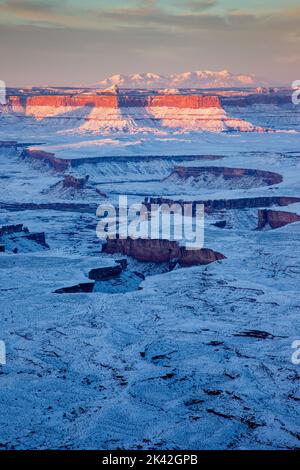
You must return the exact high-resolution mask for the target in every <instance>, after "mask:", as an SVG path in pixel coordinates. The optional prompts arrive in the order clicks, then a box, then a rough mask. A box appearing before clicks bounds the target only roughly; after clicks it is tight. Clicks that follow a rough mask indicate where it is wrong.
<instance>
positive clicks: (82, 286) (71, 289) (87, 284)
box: [54, 282, 95, 294]
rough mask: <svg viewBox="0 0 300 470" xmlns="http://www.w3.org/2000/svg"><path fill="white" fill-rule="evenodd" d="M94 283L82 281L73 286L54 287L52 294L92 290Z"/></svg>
mask: <svg viewBox="0 0 300 470" xmlns="http://www.w3.org/2000/svg"><path fill="white" fill-rule="evenodd" d="M94 285H95V283H94V282H82V283H80V284H76V285H75V286H70V287H61V288H60V289H56V290H55V291H54V294H78V293H84V292H87V293H88V292H93V289H94Z"/></svg>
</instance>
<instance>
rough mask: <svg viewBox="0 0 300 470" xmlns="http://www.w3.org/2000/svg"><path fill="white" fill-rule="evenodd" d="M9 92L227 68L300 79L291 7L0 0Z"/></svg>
mask: <svg viewBox="0 0 300 470" xmlns="http://www.w3.org/2000/svg"><path fill="white" fill-rule="evenodd" d="M0 59H1V76H0V79H1V80H4V81H6V83H7V86H26V85H73V84H80V83H81V84H90V83H94V82H96V81H98V80H101V79H103V78H106V77H107V76H108V75H112V74H116V73H126V74H130V73H136V72H146V71H150V72H157V73H162V74H169V73H177V72H183V71H187V70H201V69H206V70H207V69H211V70H221V69H224V68H226V69H229V70H230V71H231V72H234V73H241V72H242V73H255V74H257V75H258V76H260V77H263V78H266V79H269V80H270V81H272V82H275V83H281V82H283V83H291V82H292V81H293V80H296V79H300V2H299V0H263V1H262V0H123V1H119V0H109V1H108V0H6V1H3V0H0Z"/></svg>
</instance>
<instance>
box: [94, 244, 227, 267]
mask: <svg viewBox="0 0 300 470" xmlns="http://www.w3.org/2000/svg"><path fill="white" fill-rule="evenodd" d="M103 251H104V252H105V253H110V254H113V253H122V254H124V255H127V256H131V257H133V258H135V259H137V260H139V261H146V262H153V263H166V262H170V261H176V262H178V263H179V264H180V265H181V266H194V265H201V264H209V263H213V262H214V261H217V260H221V259H224V258H225V256H224V255H222V253H218V252H216V251H213V250H210V249H208V248H202V249H199V250H187V249H186V248H185V247H184V246H180V245H179V244H178V243H177V242H176V241H170V240H160V239H144V238H138V239H131V238H126V239H120V238H116V239H112V238H108V239H107V243H106V245H104V247H103Z"/></svg>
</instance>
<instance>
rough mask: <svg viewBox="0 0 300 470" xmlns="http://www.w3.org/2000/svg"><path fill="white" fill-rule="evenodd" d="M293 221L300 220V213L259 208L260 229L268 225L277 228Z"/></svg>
mask: <svg viewBox="0 0 300 470" xmlns="http://www.w3.org/2000/svg"><path fill="white" fill-rule="evenodd" d="M293 222H300V215H298V214H295V213H294V212H286V211H274V210H268V209H259V210H258V226H257V228H258V229H262V228H264V227H266V226H269V227H270V228H272V229H275V228H279V227H284V226H285V225H288V224H292V223H293Z"/></svg>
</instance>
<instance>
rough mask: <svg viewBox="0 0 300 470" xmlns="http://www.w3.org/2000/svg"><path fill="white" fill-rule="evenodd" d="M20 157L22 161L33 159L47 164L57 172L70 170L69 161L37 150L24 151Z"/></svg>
mask: <svg viewBox="0 0 300 470" xmlns="http://www.w3.org/2000/svg"><path fill="white" fill-rule="evenodd" d="M20 157H21V158H22V159H31V160H36V161H40V162H42V163H45V164H47V165H48V166H50V167H51V168H53V169H54V170H55V171H57V172H64V171H66V170H67V169H68V168H69V162H68V160H63V159H61V158H56V157H55V154H54V153H50V152H45V151H43V150H36V149H24V150H23V152H22V153H21V155H20Z"/></svg>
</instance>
